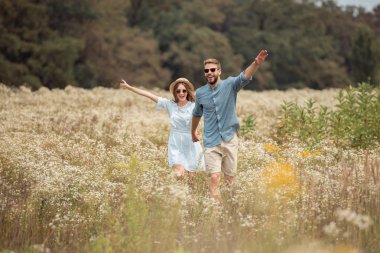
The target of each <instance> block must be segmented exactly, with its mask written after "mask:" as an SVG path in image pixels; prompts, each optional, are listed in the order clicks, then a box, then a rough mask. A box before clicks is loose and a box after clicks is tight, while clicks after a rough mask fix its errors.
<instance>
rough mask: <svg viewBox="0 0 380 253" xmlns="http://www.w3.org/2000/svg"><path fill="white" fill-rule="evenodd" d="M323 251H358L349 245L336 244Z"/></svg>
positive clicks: (357, 252) (324, 252)
mask: <svg viewBox="0 0 380 253" xmlns="http://www.w3.org/2000/svg"><path fill="white" fill-rule="evenodd" d="M323 253H359V251H358V250H357V249H355V248H353V247H352V246H349V245H338V246H336V247H334V248H332V249H329V250H326V251H323Z"/></svg>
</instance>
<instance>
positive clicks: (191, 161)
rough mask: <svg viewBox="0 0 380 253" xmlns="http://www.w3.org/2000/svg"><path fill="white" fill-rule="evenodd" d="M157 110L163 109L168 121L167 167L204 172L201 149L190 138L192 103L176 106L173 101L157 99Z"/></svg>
mask: <svg viewBox="0 0 380 253" xmlns="http://www.w3.org/2000/svg"><path fill="white" fill-rule="evenodd" d="M156 108H157V110H160V109H165V110H166V111H167V112H168V114H169V119H170V136H169V144H168V161H169V165H170V166H173V165H174V164H181V165H183V166H184V167H185V169H186V170H187V171H191V172H194V171H195V170H196V169H197V168H198V169H200V170H204V168H205V163H204V157H203V153H202V147H201V144H200V143H199V142H195V143H194V142H193V141H192V138H191V118H192V111H193V109H194V103H193V102H188V103H187V104H186V105H184V106H178V105H177V104H176V103H175V102H174V101H170V100H169V99H166V98H162V97H159V98H158V102H157V105H156Z"/></svg>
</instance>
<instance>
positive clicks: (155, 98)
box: [119, 80, 158, 103]
mask: <svg viewBox="0 0 380 253" xmlns="http://www.w3.org/2000/svg"><path fill="white" fill-rule="evenodd" d="M119 87H120V88H122V89H127V90H130V91H132V92H134V93H136V94H138V95H141V96H144V97H147V98H149V99H151V100H152V101H153V102H155V103H157V102H158V96H156V95H154V94H153V93H151V92H149V91H146V90H142V89H139V88H136V87H133V86H131V85H129V84H128V83H127V82H126V81H124V80H121V82H120V84H119Z"/></svg>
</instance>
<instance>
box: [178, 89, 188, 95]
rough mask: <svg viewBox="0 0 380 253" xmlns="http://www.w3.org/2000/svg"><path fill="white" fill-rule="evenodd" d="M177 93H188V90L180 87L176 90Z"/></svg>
mask: <svg viewBox="0 0 380 253" xmlns="http://www.w3.org/2000/svg"><path fill="white" fill-rule="evenodd" d="M175 92H176V93H177V94H179V93H181V92H182V93H187V90H181V89H178V90H176V91H175Z"/></svg>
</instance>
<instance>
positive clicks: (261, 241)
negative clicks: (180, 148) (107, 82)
mask: <svg viewBox="0 0 380 253" xmlns="http://www.w3.org/2000/svg"><path fill="white" fill-rule="evenodd" d="M154 92H155V93H157V94H158V95H160V96H165V97H170V94H169V93H167V92H165V91H161V90H155V91H154ZM340 92H341V94H344V93H342V92H345V91H339V90H325V91H310V90H301V91H295V90H294V91H287V92H280V91H271V92H261V93H257V92H251V91H242V92H241V93H240V94H239V99H238V115H239V117H240V119H241V121H242V134H241V138H240V144H239V164H238V176H237V178H236V182H235V184H234V185H233V186H232V187H229V186H227V185H222V187H221V191H222V201H221V202H220V203H219V204H217V203H215V202H214V201H212V200H210V199H209V198H208V190H207V187H208V186H207V185H208V177H207V175H206V174H205V173H204V172H199V173H198V174H197V176H196V179H195V188H196V189H195V190H194V191H191V190H190V189H189V188H188V186H187V184H186V181H184V182H177V181H176V180H175V179H174V177H173V175H172V172H171V169H170V168H168V166H167V155H166V153H167V152H166V151H167V147H166V145H167V144H166V143H167V139H168V134H169V123H168V120H167V119H166V117H167V116H166V114H165V113H164V112H157V111H155V109H154V104H153V103H151V102H149V101H147V100H146V99H143V98H140V97H136V96H134V95H132V94H130V93H128V92H127V91H124V90H112V89H104V88H96V89H93V90H82V89H78V88H73V87H67V88H66V89H65V90H51V91H50V90H47V89H40V90H38V91H37V92H30V90H28V89H26V88H21V89H16V90H12V89H10V88H7V87H6V86H4V85H0V122H1V125H0V252H2V253H4V252H35V253H37V252H158V253H159V252H177V253H184V252H271V253H272V252H288V253H296V252H335V253H338V252H357V253H359V252H370V253H371V252H373V253H375V252H379V251H380V237H379V235H380V217H379V215H378V210H380V188H379V187H380V158H379V153H380V149H379V147H378V145H377V144H376V141H374V142H369V141H368V142H363V141H361V142H360V141H359V143H361V144H363V143H368V144H371V145H365V146H361V145H351V146H343V145H340V143H343V141H344V142H347V141H348V140H354V138H351V137H349V136H351V135H352V134H353V133H359V132H360V131H359V130H355V131H354V130H353V129H351V128H354V127H356V128H360V127H359V126H354V125H353V124H352V125H350V130H352V132H350V131H349V130H345V131H342V132H339V134H342V135H338V133H336V132H334V131H333V130H331V129H333V128H332V125H331V124H330V123H329V122H330V120H331V121H333V118H332V117H330V118H328V119H327V118H326V117H327V116H326V115H327V113H326V115H325V114H323V111H322V112H320V111H319V110H318V109H315V112H313V110H314V109H313V108H320V106H324V107H325V108H326V109H325V112H329V113H328V114H329V115H331V113H330V112H331V111H332V110H333V108H336V107H335V106H336V105H342V100H339V93H340ZM355 92H359V93H360V92H361V91H360V90H355ZM355 94H356V93H355ZM343 97H345V96H343ZM341 98H342V95H341ZM345 98H346V97H345ZM371 99H372V98H371ZM364 100H365V99H364ZM364 100H363V101H364ZM284 101H291V102H294V103H297V106H299V108H309V109H310V110H311V111H308V112H306V114H305V115H306V116H307V117H309V119H310V120H309V121H305V122H309V123H308V125H304V126H300V125H298V126H300V127H301V128H302V127H303V128H302V131H303V132H302V134H300V133H301V130H297V131H298V132H297V131H293V132H292V131H290V129H291V127H290V124H289V122H290V121H288V122H286V124H283V129H285V128H288V129H289V132H287V133H286V134H283V135H282V136H280V135H278V132H276V130H278V128H277V127H278V126H279V122H278V121H277V119H278V118H281V117H282V116H283V111H282V109H281V106H282V105H284ZM308 101H309V102H308ZM310 101H313V104H311V102H310ZM355 101H357V100H355ZM371 101H372V100H371ZM371 104H372V102H368V103H367V106H370V105H371ZM311 105H312V106H311ZM316 106H319V107H316ZM361 106H364V105H361ZM363 108H364V107H363ZM305 110H307V109H305ZM358 110H359V109H358ZM371 110H372V109H371ZM373 110H377V109H373ZM337 111H338V112H339V110H337ZM340 112H341V117H344V116H345V115H346V114H347V113H349V112H351V110H349V107H348V106H346V107H345V109H344V110H343V109H341V111H340ZM367 112H368V111H367ZM320 115H322V116H320ZM358 115H362V114H361V113H359V114H358ZM366 115H367V116H368V114H366ZM325 116H326V117H325ZM367 116H366V117H367ZM311 117H313V119H312V120H311ZM319 117H320V119H321V120H320V121H318V118H319ZM358 117H359V116H358ZM368 117H373V118H371V122H372V120H373V121H375V122H378V120H379V116H378V115H377V114H376V115H372V114H371V116H368ZM357 120H358V119H357ZM358 122H359V121H358ZM282 123H284V122H282ZM325 124H327V125H328V129H329V130H327V131H331V132H329V133H330V134H331V133H334V134H335V135H336V136H337V137H338V136H339V138H336V139H335V141H334V138H325V135H324V133H325V132H326V131H325V130H324V128H325V127H326V125H325ZM280 125H281V124H280ZM365 125H366V126H369V123H367V124H365ZM362 126H363V125H362ZM374 126H376V125H374ZM377 126H378V125H377ZM301 128H299V129H301ZM337 130H338V129H337ZM362 130H363V129H362ZM310 131H311V134H309V132H310ZM363 131H364V130H363ZM368 131H369V130H365V131H364V132H365V133H366V134H368V135H366V136H370V135H369V134H374V133H376V131H378V128H376V127H375V128H374V129H372V128H371V130H370V132H368ZM371 131H373V132H371ZM295 133H297V134H295ZM344 133H346V134H344ZM349 133H350V134H349ZM330 136H334V135H333V134H332V135H330ZM280 137H281V138H280ZM303 137H305V138H303ZM304 140H307V142H305V141H304ZM337 140H339V141H341V142H338V141H337ZM350 143H353V144H355V143H358V142H350ZM312 144H313V145H312ZM315 144H318V145H315Z"/></svg>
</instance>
